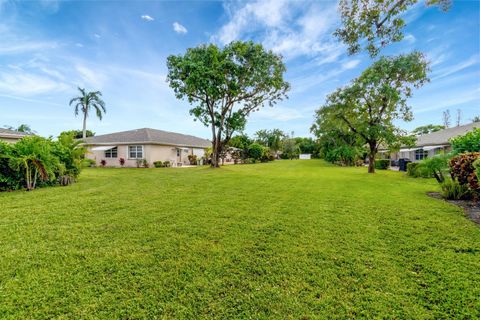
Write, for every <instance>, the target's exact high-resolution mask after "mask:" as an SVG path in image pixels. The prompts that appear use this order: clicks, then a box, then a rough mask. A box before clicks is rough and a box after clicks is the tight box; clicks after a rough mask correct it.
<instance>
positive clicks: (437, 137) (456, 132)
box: [379, 122, 480, 162]
mask: <svg viewBox="0 0 480 320" xmlns="http://www.w3.org/2000/svg"><path fill="white" fill-rule="evenodd" d="M475 128H480V122H473V123H469V124H465V125H462V126H457V127H452V128H447V129H443V130H439V131H436V132H432V133H428V134H423V135H420V136H418V137H417V141H416V143H415V146H414V147H412V148H407V147H404V148H401V149H400V151H399V152H396V153H392V154H390V158H391V160H395V161H396V160H399V159H409V160H410V161H413V162H417V161H420V160H423V159H425V158H428V157H432V156H434V155H435V154H438V153H441V152H449V151H451V149H452V146H451V143H450V139H452V138H455V137H458V136H462V135H464V134H466V133H467V132H469V131H472V130H473V129H475ZM379 151H380V153H383V154H385V155H387V154H388V151H387V150H385V149H383V150H379Z"/></svg>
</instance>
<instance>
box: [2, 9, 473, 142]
mask: <svg viewBox="0 0 480 320" xmlns="http://www.w3.org/2000/svg"><path fill="white" fill-rule="evenodd" d="M404 17H405V20H406V22H407V26H406V27H405V29H404V32H405V38H404V40H403V41H401V42H400V43H395V44H392V45H390V46H388V47H387V48H385V49H384V50H382V52H381V54H384V55H394V54H400V53H408V52H411V51H413V50H420V51H422V52H424V53H425V54H426V55H427V58H428V59H429V61H430V68H431V72H430V73H429V77H430V79H431V81H430V83H428V84H426V85H425V86H424V87H422V88H420V89H418V90H415V91H414V92H413V97H412V98H411V99H410V100H409V104H410V105H411V106H412V109H413V113H414V120H413V121H411V122H408V123H406V122H398V123H397V124H398V125H399V126H400V127H401V128H403V129H406V130H412V129H413V128H415V127H417V126H420V125H426V124H441V123H442V113H443V111H445V110H447V109H449V110H450V113H451V115H452V123H455V118H456V114H457V110H461V119H462V120H461V122H462V123H468V122H469V120H470V119H471V118H473V116H475V115H480V2H479V1H453V6H452V7H451V9H450V10H449V11H448V12H442V11H440V10H439V9H438V8H437V7H426V6H425V3H424V1H420V2H419V3H418V4H417V5H416V6H415V7H413V8H412V9H410V10H409V11H408V12H407V13H406V14H405V15H404ZM338 26H339V13H338V11H337V2H335V1H332V2H329V1H300V0H297V1H283V0H265V1H259V2H245V1H241V2H237V1H229V2H221V1H211V2H209V1H128V2H127V1H123V2H117V1H98V2H96V1H43V0H38V1H12V0H0V127H2V126H4V125H9V126H14V127H16V126H19V125H20V124H23V123H25V124H28V125H30V126H31V127H32V129H33V130H35V131H36V132H37V133H38V134H40V135H43V136H56V135H58V134H59V133H60V132H62V131H64V130H70V129H81V126H82V119H81V117H75V115H74V111H73V107H70V106H69V104H68V103H69V101H70V99H71V98H72V97H75V96H76V95H77V94H78V91H77V87H78V86H80V87H82V88H86V89H87V90H88V91H95V90H100V91H101V92H102V93H103V99H104V101H105V102H106V107H107V113H106V114H105V116H104V118H103V120H102V121H99V120H98V119H96V118H95V117H94V116H90V118H89V119H88V122H87V128H88V129H90V130H92V131H94V132H96V134H97V135H98V134H104V133H111V132H116V131H123V130H130V129H137V128H144V127H150V128H156V129H161V130H167V131H174V132H179V133H185V134H193V135H196V136H199V137H204V138H209V137H210V130H209V129H208V128H206V127H204V126H203V125H202V124H201V123H199V122H196V121H194V120H193V117H192V116H190V114H189V109H190V108H191V106H190V105H189V104H188V102H186V101H181V100H177V99H176V98H175V96H174V94H173V90H172V89H171V88H169V86H168V84H167V82H166V74H167V68H166V59H167V57H168V56H169V55H171V54H182V53H184V52H185V51H186V49H187V48H190V47H195V46H198V45H200V44H205V43H215V44H217V45H219V46H222V45H225V44H227V43H229V42H231V41H233V40H253V41H255V42H259V43H262V44H263V45H264V47H265V48H267V49H271V50H273V51H274V52H276V53H278V54H281V55H282V56H283V59H284V62H285V64H286V66H287V72H286V74H285V78H286V80H287V81H289V82H290V84H291V90H290V92H289V93H288V95H289V99H288V100H285V101H282V102H280V103H279V104H277V105H276V106H275V107H273V108H271V107H268V106H267V107H265V108H262V109H261V110H260V111H259V112H256V113H254V114H252V115H251V116H250V118H249V120H248V123H247V126H246V129H245V133H247V134H249V135H253V134H254V133H255V132H256V131H257V130H260V129H273V128H279V129H281V130H284V131H285V132H288V133H291V132H293V133H294V135H295V136H309V135H310V132H309V131H310V126H311V125H312V123H313V120H314V112H315V110H316V109H318V108H319V107H320V106H321V105H322V104H323V103H324V102H325V97H326V96H327V95H328V94H329V93H331V92H333V91H334V90H335V89H336V88H338V87H341V86H344V85H347V84H348V83H349V82H350V81H351V80H352V79H354V78H355V77H357V76H359V75H360V73H361V72H362V70H364V69H365V68H366V67H368V66H369V65H370V64H371V63H372V62H373V61H374V60H372V59H371V58H370V57H369V56H368V55H367V54H365V53H360V54H356V55H353V56H349V55H348V54H347V50H346V47H345V45H343V44H342V43H340V42H339V41H338V40H337V39H336V38H334V37H333V35H332V33H333V31H334V30H335V29H336V28H337V27H338Z"/></svg>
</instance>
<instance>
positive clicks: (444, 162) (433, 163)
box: [407, 154, 450, 183]
mask: <svg viewBox="0 0 480 320" xmlns="http://www.w3.org/2000/svg"><path fill="white" fill-rule="evenodd" d="M449 159H450V156H449V155H447V154H439V155H435V156H433V157H430V158H427V159H424V160H422V161H420V162H419V163H418V165H417V167H416V170H417V172H426V173H427V175H429V176H433V177H434V178H435V179H436V180H437V182H438V183H442V182H444V181H445V176H444V173H447V172H448V161H449ZM407 169H408V168H407Z"/></svg>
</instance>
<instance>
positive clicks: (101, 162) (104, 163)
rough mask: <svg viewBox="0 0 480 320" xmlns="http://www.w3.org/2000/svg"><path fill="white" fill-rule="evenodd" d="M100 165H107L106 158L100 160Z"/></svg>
mask: <svg viewBox="0 0 480 320" xmlns="http://www.w3.org/2000/svg"><path fill="white" fill-rule="evenodd" d="M100 165H101V166H102V167H105V166H106V165H107V161H106V160H104V159H102V160H101V161H100Z"/></svg>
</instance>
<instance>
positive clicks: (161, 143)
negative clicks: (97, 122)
mask: <svg viewBox="0 0 480 320" xmlns="http://www.w3.org/2000/svg"><path fill="white" fill-rule="evenodd" d="M112 144H115V146H128V145H130V146H131V145H147V144H152V145H158V146H170V147H184V148H199V149H200V148H201V149H206V148H209V147H210V145H208V146H201V145H181V144H174V143H166V142H152V141H131V142H125V141H122V142H93V141H86V142H82V143H80V145H82V146H107V145H108V146H109V145H112Z"/></svg>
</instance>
